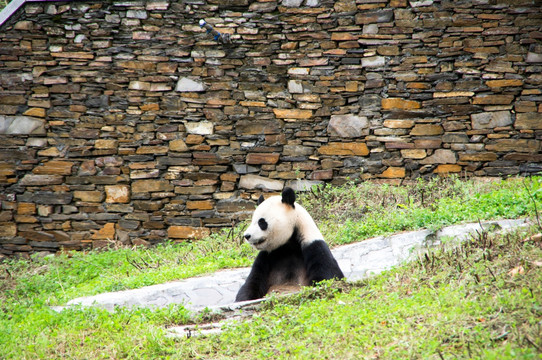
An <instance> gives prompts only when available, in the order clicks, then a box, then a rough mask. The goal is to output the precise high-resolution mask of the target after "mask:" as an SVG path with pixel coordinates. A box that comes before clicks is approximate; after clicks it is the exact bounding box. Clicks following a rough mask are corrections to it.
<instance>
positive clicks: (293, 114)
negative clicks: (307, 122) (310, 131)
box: [273, 109, 312, 119]
mask: <svg viewBox="0 0 542 360" xmlns="http://www.w3.org/2000/svg"><path fill="white" fill-rule="evenodd" d="M273 112H274V113H275V116H276V117H278V118H279V119H310V118H311V117H312V110H299V109H273Z"/></svg>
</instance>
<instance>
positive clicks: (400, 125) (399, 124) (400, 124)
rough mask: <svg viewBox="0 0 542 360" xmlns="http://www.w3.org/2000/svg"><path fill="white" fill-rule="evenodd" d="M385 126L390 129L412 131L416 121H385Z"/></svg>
mask: <svg viewBox="0 0 542 360" xmlns="http://www.w3.org/2000/svg"><path fill="white" fill-rule="evenodd" d="M384 126H385V127H387V128H390V129H410V128H411V127H413V126H414V120H393V119H388V120H384Z"/></svg>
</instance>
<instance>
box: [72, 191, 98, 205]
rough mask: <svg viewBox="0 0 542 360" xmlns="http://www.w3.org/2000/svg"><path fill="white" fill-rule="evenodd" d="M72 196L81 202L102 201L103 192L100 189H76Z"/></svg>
mask: <svg viewBox="0 0 542 360" xmlns="http://www.w3.org/2000/svg"><path fill="white" fill-rule="evenodd" d="M73 197H74V198H75V199H76V200H81V201H83V202H102V201H103V198H104V194H103V193H102V192H101V191H92V190H91V191H83V190H76V191H74V192H73Z"/></svg>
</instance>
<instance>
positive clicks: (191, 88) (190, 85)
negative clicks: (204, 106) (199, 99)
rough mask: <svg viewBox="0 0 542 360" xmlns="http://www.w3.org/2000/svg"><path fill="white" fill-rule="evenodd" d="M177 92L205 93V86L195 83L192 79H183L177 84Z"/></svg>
mask: <svg viewBox="0 0 542 360" xmlns="http://www.w3.org/2000/svg"><path fill="white" fill-rule="evenodd" d="M175 91H179V92H201V91H205V85H204V84H202V83H200V82H197V81H194V80H192V79H189V78H186V77H183V78H181V79H179V81H178V82H177V86H176V87H175Z"/></svg>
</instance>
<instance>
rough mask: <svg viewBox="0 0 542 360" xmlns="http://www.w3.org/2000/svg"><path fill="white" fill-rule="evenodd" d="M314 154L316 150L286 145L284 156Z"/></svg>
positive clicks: (283, 151) (308, 147)
mask: <svg viewBox="0 0 542 360" xmlns="http://www.w3.org/2000/svg"><path fill="white" fill-rule="evenodd" d="M313 153H314V148H313V147H310V146H303V145H284V148H283V150H282V155H283V156H310V155H312V154H313Z"/></svg>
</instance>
